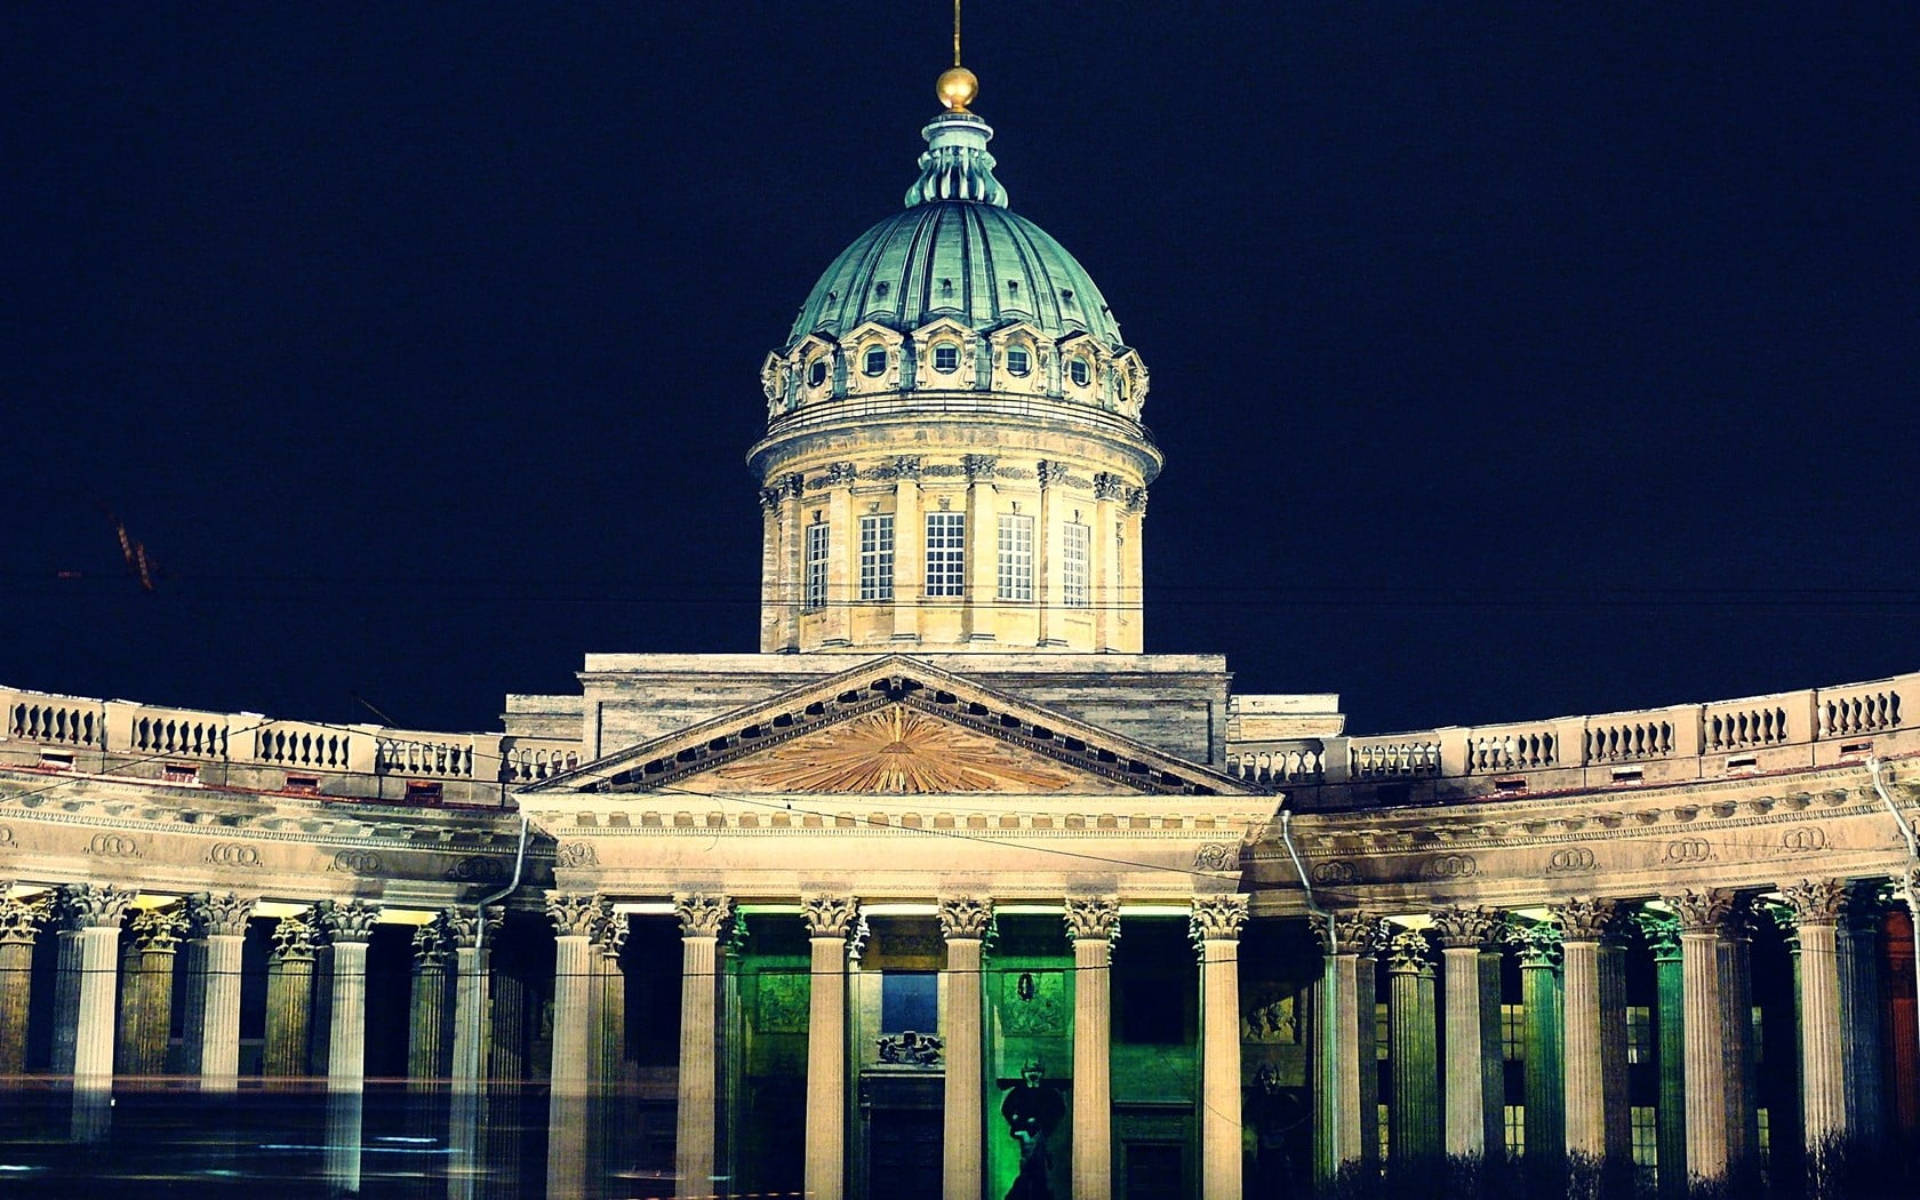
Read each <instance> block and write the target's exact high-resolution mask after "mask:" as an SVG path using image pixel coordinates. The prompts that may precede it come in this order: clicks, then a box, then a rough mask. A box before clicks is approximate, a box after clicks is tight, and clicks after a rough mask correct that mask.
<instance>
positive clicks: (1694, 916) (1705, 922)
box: [1662, 888, 1734, 933]
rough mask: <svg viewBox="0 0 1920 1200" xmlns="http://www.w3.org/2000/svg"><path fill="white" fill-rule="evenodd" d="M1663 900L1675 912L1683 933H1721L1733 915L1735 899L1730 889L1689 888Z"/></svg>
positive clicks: (1675, 917) (1675, 918)
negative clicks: (1697, 889)
mask: <svg viewBox="0 0 1920 1200" xmlns="http://www.w3.org/2000/svg"><path fill="white" fill-rule="evenodd" d="M1662 899H1664V900H1665V901H1666V903H1667V907H1668V908H1671V909H1672V910H1673V914H1674V920H1675V921H1676V922H1678V924H1679V926H1680V932H1682V933H1719V932H1720V931H1721V929H1722V927H1724V926H1725V925H1726V923H1727V918H1728V917H1729V916H1731V915H1732V913H1733V899H1734V897H1733V892H1732V891H1731V890H1730V889H1728V888H1704V889H1701V890H1699V891H1696V890H1694V889H1693V888H1687V889H1685V890H1683V891H1681V892H1680V893H1679V894H1678V895H1674V896H1665V897H1662Z"/></svg>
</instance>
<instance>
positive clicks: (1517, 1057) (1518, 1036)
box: [1500, 1004, 1527, 1062]
mask: <svg viewBox="0 0 1920 1200" xmlns="http://www.w3.org/2000/svg"><path fill="white" fill-rule="evenodd" d="M1500 1057H1501V1059H1502V1060H1503V1061H1505V1062H1525V1061H1526V1060H1527V1006H1526V1005H1524V1004H1502V1005H1501V1006H1500Z"/></svg>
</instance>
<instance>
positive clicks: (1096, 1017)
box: [1067, 897, 1120, 1200]
mask: <svg viewBox="0 0 1920 1200" xmlns="http://www.w3.org/2000/svg"><path fill="white" fill-rule="evenodd" d="M1119 929H1120V902H1119V901H1118V900H1116V899H1112V898H1108V897H1096V898H1092V899H1071V898H1070V899H1068V901H1067V936H1068V937H1070V938H1072V939H1073V1200H1108V1198H1109V1197H1111V1196H1112V1195H1113V1065H1112V1045H1111V1040H1112V1015H1113V973H1112V971H1111V969H1110V968H1111V967H1112V964H1113V939H1114V937H1115V935H1116V934H1117V933H1118V932H1119Z"/></svg>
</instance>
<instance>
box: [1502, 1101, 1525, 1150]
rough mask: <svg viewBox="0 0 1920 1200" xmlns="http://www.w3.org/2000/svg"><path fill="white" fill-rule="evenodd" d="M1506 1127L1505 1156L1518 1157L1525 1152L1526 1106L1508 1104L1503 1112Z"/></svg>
mask: <svg viewBox="0 0 1920 1200" xmlns="http://www.w3.org/2000/svg"><path fill="white" fill-rule="evenodd" d="M1503 1116H1504V1118H1505V1124H1506V1127H1507V1154H1508V1155H1510V1156H1512V1155H1520V1154H1525V1153H1526V1152H1527V1106H1526V1105H1524V1104H1509V1105H1507V1106H1506V1107H1505V1109H1504V1110H1503Z"/></svg>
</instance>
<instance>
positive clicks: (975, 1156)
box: [940, 896, 993, 1200]
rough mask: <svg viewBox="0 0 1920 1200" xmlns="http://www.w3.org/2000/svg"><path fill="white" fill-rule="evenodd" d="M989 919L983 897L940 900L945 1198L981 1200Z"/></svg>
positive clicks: (989, 915) (988, 906)
mask: <svg viewBox="0 0 1920 1200" xmlns="http://www.w3.org/2000/svg"><path fill="white" fill-rule="evenodd" d="M992 924H993V907H992V906H991V905H990V904H989V903H988V902H987V901H986V900H984V899H980V898H977V897H971V896H957V897H954V898H952V899H948V900H942V901H941V902H940V933H941V936H943V937H944V938H945V939H946V943H947V1013H946V1017H947V1024H946V1029H945V1031H944V1034H945V1038H946V1054H947V1073H946V1081H945V1087H946V1095H945V1097H944V1101H945V1105H944V1123H945V1130H944V1136H943V1140H942V1167H941V1172H940V1176H941V1194H942V1196H943V1197H944V1198H945V1200H981V1196H982V1194H983V1188H984V1185H985V1176H984V1173H983V1171H982V1168H981V1160H982V1156H983V1155H984V1153H985V1151H986V1137H985V1134H984V1132H983V1131H982V1129H981V1112H982V1110H983V1108H984V1105H985V1096H984V1088H985V1076H984V1074H983V1072H984V1070H985V1067H984V1063H983V1061H982V1040H981V1039H982V1036H983V1026H984V1022H983V1019H982V1014H983V1013H984V1011H985V1008H984V1005H983V1003H982V989H981V986H980V971H981V960H980V948H981V945H982V943H984V942H985V941H986V937H987V930H988V929H989V928H990V927H991V926H992Z"/></svg>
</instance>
